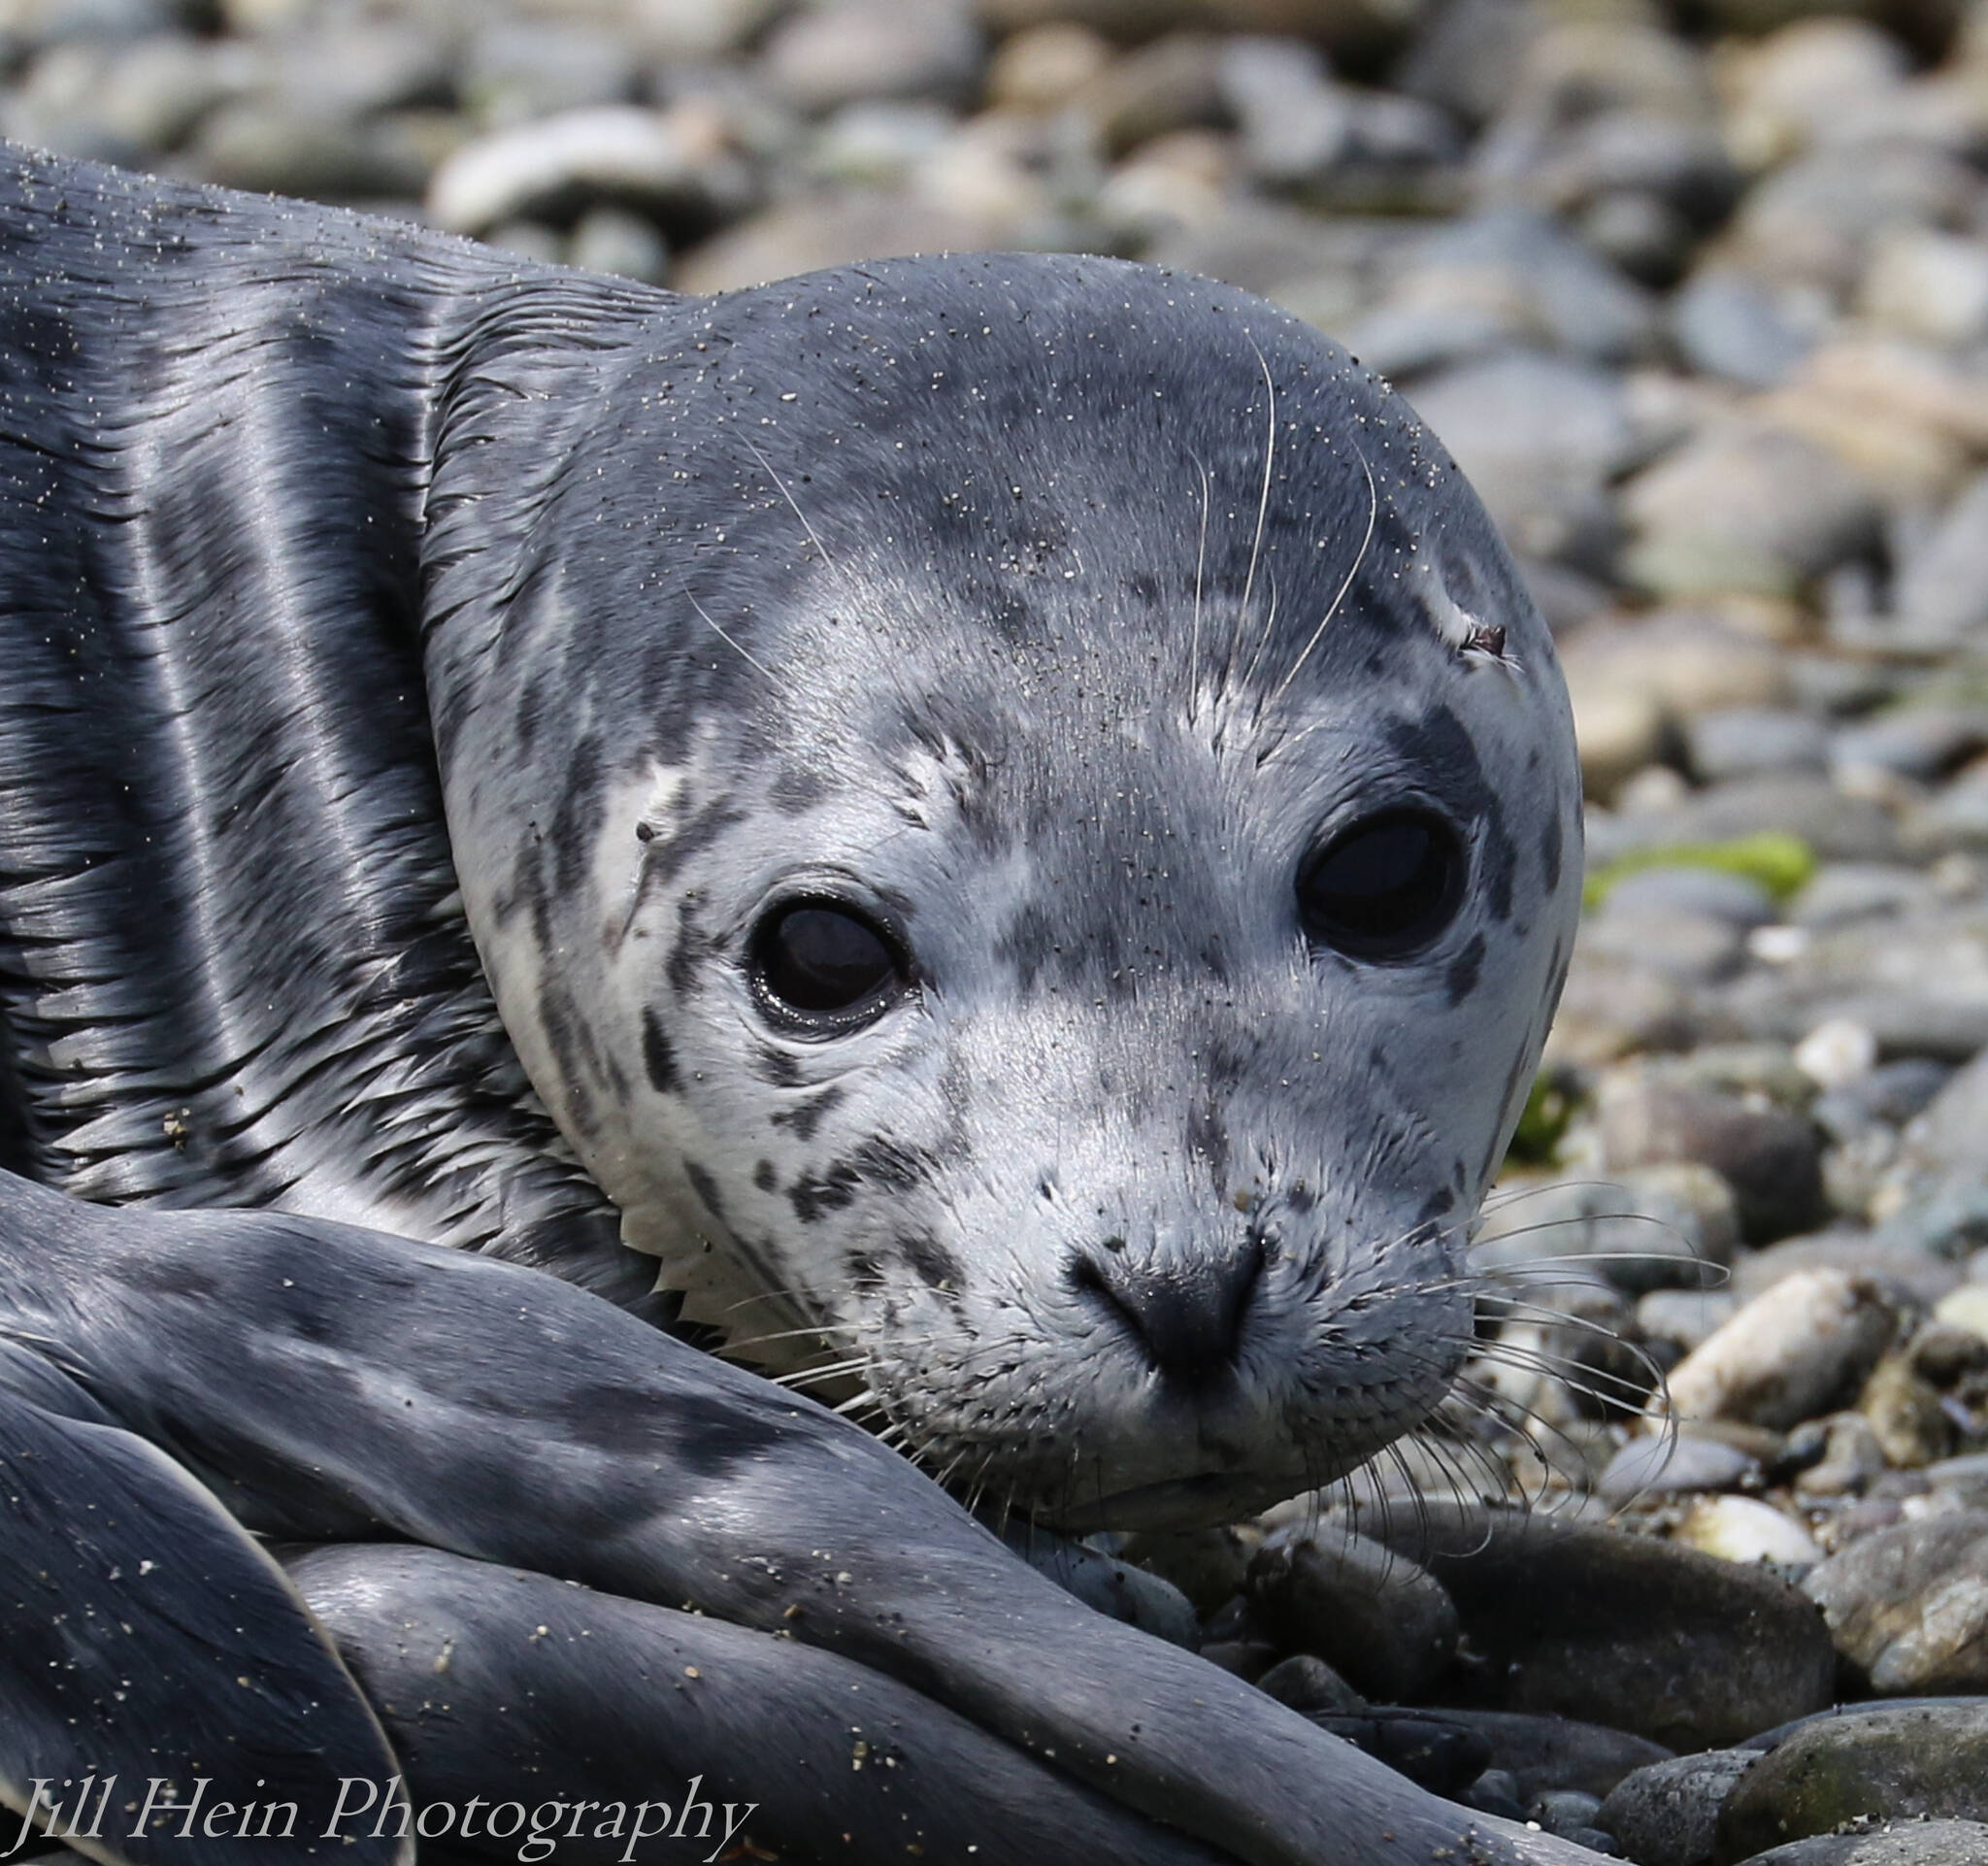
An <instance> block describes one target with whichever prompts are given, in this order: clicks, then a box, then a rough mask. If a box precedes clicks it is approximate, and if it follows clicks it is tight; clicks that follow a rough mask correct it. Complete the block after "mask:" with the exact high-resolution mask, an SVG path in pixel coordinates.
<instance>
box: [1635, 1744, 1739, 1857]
mask: <svg viewBox="0 0 1988 1866" xmlns="http://www.w3.org/2000/svg"><path fill="white" fill-rule="evenodd" d="M1759 1760H1760V1758H1759V1756H1758V1755H1757V1754H1756V1753H1755V1752H1754V1751H1752V1750H1750V1749H1707V1750H1704V1751H1701V1752H1700V1753H1699V1754H1697V1755H1688V1756H1677V1757H1675V1758H1674V1759H1673V1760H1670V1761H1666V1762H1654V1763H1651V1764H1650V1765H1648V1766H1647V1767H1646V1768H1642V1769H1639V1770H1637V1771H1636V1773H1635V1774H1634V1775H1631V1776H1627V1777H1625V1778H1624V1779H1623V1780H1622V1781H1621V1782H1620V1783H1617V1784H1616V1786H1615V1787H1614V1788H1613V1789H1612V1790H1610V1792H1609V1794H1608V1796H1607V1799H1606V1800H1605V1801H1604V1802H1603V1804H1602V1810H1601V1813H1600V1814H1599V1815H1598V1816H1596V1818H1597V1819H1598V1820H1599V1821H1600V1822H1601V1824H1602V1825H1603V1827H1604V1828H1606V1829H1607V1832H1609V1833H1611V1834H1613V1835H1614V1836H1615V1837H1616V1839H1617V1840H1619V1841H1620V1842H1621V1843H1622V1847H1623V1849H1624V1851H1625V1852H1626V1853H1627V1854H1628V1856H1629V1857H1630V1858H1631V1859H1633V1860H1635V1861H1637V1862H1638V1866H1710V1862H1711V1860H1712V1857H1713V1853H1714V1849H1716V1847H1717V1844H1718V1831H1719V1810H1720V1808H1721V1807H1723V1806H1724V1805H1725V1801H1726V1797H1727V1796H1728V1795H1730V1794H1731V1793H1732V1792H1733V1788H1734V1785H1735V1784H1736V1783H1738V1782H1739V1779H1740V1777H1742V1776H1743V1775H1744V1774H1745V1773H1746V1772H1747V1770H1748V1769H1750V1768H1752V1767H1753V1765H1754V1764H1755V1763H1756V1762H1758V1761H1759Z"/></svg>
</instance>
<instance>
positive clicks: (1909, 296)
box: [1858, 227, 1988, 344]
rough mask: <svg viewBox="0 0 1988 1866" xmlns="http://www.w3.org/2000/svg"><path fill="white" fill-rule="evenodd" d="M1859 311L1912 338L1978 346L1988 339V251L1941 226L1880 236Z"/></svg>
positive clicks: (1903, 229) (1862, 287)
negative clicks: (1982, 338) (1985, 336)
mask: <svg viewBox="0 0 1988 1866" xmlns="http://www.w3.org/2000/svg"><path fill="white" fill-rule="evenodd" d="M1858 308H1859V309H1860V310H1861V311H1862V312H1863V313H1864V315H1865V317H1869V318H1870V319H1872V322H1874V323H1879V324H1886V325H1889V326H1890V327H1891V328H1892V329H1894V330H1898V331H1902V332H1903V333H1904V334H1905V335H1906V336H1908V337H1924V338H1928V339H1930V340H1931V341H1932V342H1934V343H1936V344H1969V343H1973V342H1975V341H1977V340H1978V339H1979V338H1981V337H1982V336H1984V335H1988V248H1984V247H1983V246H1982V245H1981V243H1980V242H1979V241H1978V240H1972V239H1967V238H1964V237H1963V236H1962V235H1960V234H1955V233H1943V232H1941V231H1939V230H1938V228H1936V227H1898V228H1894V229H1891V230H1890V231H1888V232H1885V233H1883V234H1880V235H1879V236H1878V238H1877V241H1876V243H1875V245H1874V246H1873V248H1872V253H1871V261H1870V264H1869V265H1868V266H1867V268H1866V269H1865V273H1864V279H1863V283H1862V284H1861V285H1860V286H1859V289H1858Z"/></svg>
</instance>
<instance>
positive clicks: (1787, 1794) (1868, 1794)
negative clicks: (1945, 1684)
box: [1719, 1545, 1988, 1859]
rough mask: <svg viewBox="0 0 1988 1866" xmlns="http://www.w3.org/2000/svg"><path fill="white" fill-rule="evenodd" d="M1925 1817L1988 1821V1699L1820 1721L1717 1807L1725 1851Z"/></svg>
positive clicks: (1764, 1760) (1787, 1742)
mask: <svg viewBox="0 0 1988 1866" xmlns="http://www.w3.org/2000/svg"><path fill="white" fill-rule="evenodd" d="M1860 1546H1861V1545H1860ZM1854 1552H1855V1550H1852V1553H1854ZM1817 1572H1818V1573H1820V1572H1821V1571H1820V1570H1818V1571H1817ZM1811 1579H1812V1578H1811ZM1927 1815H1930V1816H1936V1817H1951V1818H1959V1819H1964V1820H1981V1819H1984V1818H1988V1705H1979V1704H1974V1705H1953V1706H1940V1707H1938V1708H1933V1707H1923V1708H1922V1707H1912V1708H1906V1707H1905V1706H1898V1707H1896V1708H1894V1707H1887V1706H1880V1707H1874V1708H1870V1709H1863V1708H1860V1709H1858V1710H1857V1711H1855V1712H1851V1713H1846V1714H1845V1715H1843V1716H1831V1717H1818V1718H1815V1719H1814V1720H1812V1721H1811V1722H1808V1723H1806V1724H1805V1725H1803V1726H1802V1727H1801V1728H1800V1729H1798V1730H1796V1731H1794V1732H1793V1733H1792V1734H1790V1735H1789V1736H1787V1737H1786V1738H1784V1739H1783V1740H1782V1742H1781V1743H1780V1744H1779V1745H1778V1746H1777V1747H1776V1748H1775V1749H1773V1750H1772V1751H1770V1752H1769V1753H1768V1754H1767V1755H1765V1756H1763V1757H1761V1758H1760V1760H1759V1761H1758V1762H1757V1763H1755V1765H1754V1766H1753V1767H1752V1768H1751V1769H1749V1770H1748V1771H1747V1772H1746V1773H1745V1775H1744V1776H1743V1777H1742V1778H1741V1779H1740V1780H1739V1782H1738V1783H1736V1784H1735V1785H1734V1788H1733V1790H1732V1793H1731V1794H1730V1795H1729V1796H1728V1797H1727V1799H1726V1803H1725V1806H1724V1807H1723V1808H1722V1809H1721V1810H1720V1815H1719V1846H1720V1850H1721V1853H1722V1855H1723V1856H1724V1857H1725V1858H1728V1859H1736V1858H1743V1857H1744V1856H1745V1855H1746V1854H1748V1853H1749V1852H1756V1851H1759V1850H1761V1849H1765V1848H1768V1847H1772V1846H1776V1845H1779V1844H1781V1843H1784V1842H1786V1841H1789V1840H1792V1839H1799V1838H1801V1837H1802V1836H1804V1835H1807V1834H1827V1833H1829V1832H1830V1831H1831V1830H1832V1829H1834V1828H1837V1827H1839V1826H1840V1825H1842V1824H1844V1823H1845V1822H1849V1821H1860V1820H1861V1821H1869V1820H1870V1819H1872V1818H1873V1817H1874V1818H1877V1819H1889V1820H1905V1819H1909V1818H1911V1817H1913V1816H1927Z"/></svg>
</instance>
